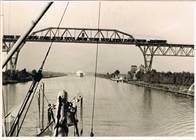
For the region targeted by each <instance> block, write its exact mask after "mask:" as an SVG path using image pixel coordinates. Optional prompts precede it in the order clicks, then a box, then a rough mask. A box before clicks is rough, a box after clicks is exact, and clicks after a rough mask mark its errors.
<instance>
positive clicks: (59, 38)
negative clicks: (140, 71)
mask: <svg viewBox="0 0 196 140" xmlns="http://www.w3.org/2000/svg"><path fill="white" fill-rule="evenodd" d="M56 32H57V33H56ZM55 33H56V35H55ZM19 37H20V35H4V36H3V52H9V50H10V49H11V48H12V46H13V44H14V43H15V42H16V41H17V40H18V38H19ZM25 42H58V43H99V44H120V45H134V46H136V47H138V48H139V49H140V50H141V52H142V54H143V56H144V65H145V68H146V70H151V68H152V61H153V57H154V56H179V57H194V45H192V44H174V43H168V42H167V40H158V39H153V40H147V39H136V38H134V37H133V36H132V35H130V34H128V33H125V32H122V31H119V30H116V29H96V28H56V27H49V28H44V29H41V30H38V31H35V32H32V33H31V35H30V36H28V37H27V38H26V39H25ZM25 42H24V43H23V45H24V44H25ZM19 51H20V50H19ZM19 51H18V52H17V53H16V55H15V56H14V57H13V58H12V59H11V61H10V64H11V69H14V70H15V69H16V64H17V59H18V55H19Z"/></svg>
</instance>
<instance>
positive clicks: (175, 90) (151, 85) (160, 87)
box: [97, 74, 194, 97]
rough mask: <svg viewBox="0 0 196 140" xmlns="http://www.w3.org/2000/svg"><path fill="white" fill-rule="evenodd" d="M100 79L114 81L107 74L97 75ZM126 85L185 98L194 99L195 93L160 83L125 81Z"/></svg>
mask: <svg viewBox="0 0 196 140" xmlns="http://www.w3.org/2000/svg"><path fill="white" fill-rule="evenodd" d="M97 76H98V77H100V78H105V79H108V80H112V79H111V78H110V77H108V75H106V74H97ZM123 82H124V83H127V84H132V85H136V86H141V87H148V88H152V89H158V90H162V91H166V92H168V93H171V94H175V95H179V96H184V97H194V92H190V91H188V89H189V87H188V86H182V85H173V84H159V83H149V82H144V81H137V80H123Z"/></svg>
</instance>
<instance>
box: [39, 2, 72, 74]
mask: <svg viewBox="0 0 196 140" xmlns="http://www.w3.org/2000/svg"><path fill="white" fill-rule="evenodd" d="M68 5H69V1H68V2H67V5H66V7H65V9H64V11H63V15H62V17H61V19H60V22H59V24H58V26H57V29H56V32H55V33H54V37H53V39H52V41H51V43H50V45H49V47H48V51H47V53H46V55H45V57H44V60H43V62H42V64H41V67H40V69H39V70H41V71H42V70H43V67H44V64H45V62H46V59H47V57H48V55H49V52H50V50H51V48H52V44H53V42H54V38H55V36H56V34H57V32H58V29H59V27H60V25H61V22H62V21H63V17H64V15H65V12H66V11H67V8H68Z"/></svg>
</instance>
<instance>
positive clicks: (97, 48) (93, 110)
mask: <svg viewBox="0 0 196 140" xmlns="http://www.w3.org/2000/svg"><path fill="white" fill-rule="evenodd" d="M100 10H101V2H100V1H99V12H98V38H99V35H100V33H99V26H100ZM98 53H99V43H98V41H97V47H96V57H95V73H94V77H95V79H94V94H93V107H92V118H91V132H90V136H91V137H93V136H94V132H93V131H94V130H93V128H94V114H95V94H96V82H97V65H98Z"/></svg>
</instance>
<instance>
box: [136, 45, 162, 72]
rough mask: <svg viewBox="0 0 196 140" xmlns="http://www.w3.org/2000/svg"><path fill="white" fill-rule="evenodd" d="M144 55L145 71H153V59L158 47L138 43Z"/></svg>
mask: <svg viewBox="0 0 196 140" xmlns="http://www.w3.org/2000/svg"><path fill="white" fill-rule="evenodd" d="M137 46H138V47H139V48H140V50H141V52H142V54H143V56H144V66H145V71H151V69H152V61H153V57H154V54H155V52H156V51H157V48H158V47H156V48H154V47H152V46H149V45H147V46H141V45H137Z"/></svg>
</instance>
